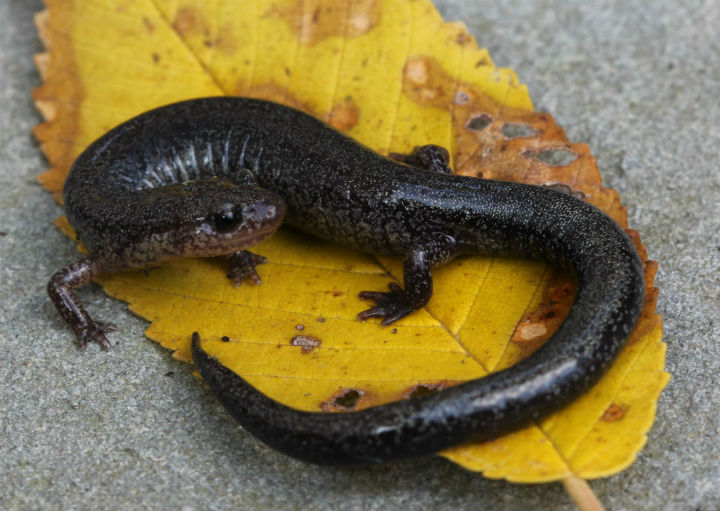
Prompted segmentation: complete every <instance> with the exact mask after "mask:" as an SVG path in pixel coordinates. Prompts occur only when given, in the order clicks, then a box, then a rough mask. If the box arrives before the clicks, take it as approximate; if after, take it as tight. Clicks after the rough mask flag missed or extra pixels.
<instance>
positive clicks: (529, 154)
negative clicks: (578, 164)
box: [522, 149, 577, 167]
mask: <svg viewBox="0 0 720 511" xmlns="http://www.w3.org/2000/svg"><path fill="white" fill-rule="evenodd" d="M522 155H523V156H524V157H525V158H534V159H536V160H538V161H541V162H543V163H544V164H545V165H548V166H550V167H564V166H565V165H570V164H571V163H572V162H574V161H575V160H576V159H577V154H575V153H574V152H572V151H568V150H567V149H546V150H545V151H526V152H524V153H522Z"/></svg>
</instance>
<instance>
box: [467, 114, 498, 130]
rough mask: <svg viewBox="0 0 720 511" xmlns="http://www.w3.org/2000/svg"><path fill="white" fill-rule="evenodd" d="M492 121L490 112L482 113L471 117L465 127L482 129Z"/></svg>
mask: <svg viewBox="0 0 720 511" xmlns="http://www.w3.org/2000/svg"><path fill="white" fill-rule="evenodd" d="M491 122H492V117H490V116H489V115H488V114H480V115H475V116H473V117H470V119H469V120H468V122H467V123H466V124H465V127H466V128H467V129H469V130H471V131H482V130H484V129H485V128H487V126H488V125H489V124H490V123H491Z"/></svg>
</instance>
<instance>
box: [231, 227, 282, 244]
mask: <svg viewBox="0 0 720 511" xmlns="http://www.w3.org/2000/svg"><path fill="white" fill-rule="evenodd" d="M275 231H277V226H271V227H265V228H262V229H258V230H257V231H255V232H253V233H252V234H248V235H246V236H244V237H243V238H242V240H243V243H241V246H238V247H237V250H244V249H246V248H250V247H253V246H255V245H257V244H258V243H261V242H263V241H265V240H266V239H268V238H269V237H270V236H272V235H273V234H275Z"/></svg>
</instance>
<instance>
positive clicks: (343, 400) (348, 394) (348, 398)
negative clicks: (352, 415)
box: [333, 389, 364, 410]
mask: <svg viewBox="0 0 720 511" xmlns="http://www.w3.org/2000/svg"><path fill="white" fill-rule="evenodd" d="M363 394H364V392H363V393H362V394H361V391H359V390H356V389H348V390H346V391H345V392H344V393H342V394H341V395H339V396H338V397H336V398H335V399H334V400H333V403H334V404H335V406H336V407H338V408H345V409H347V410H351V409H353V408H355V405H357V402H358V401H360V398H361V397H362V396H363Z"/></svg>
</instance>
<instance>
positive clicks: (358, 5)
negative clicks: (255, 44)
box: [265, 0, 381, 46]
mask: <svg viewBox="0 0 720 511" xmlns="http://www.w3.org/2000/svg"><path fill="white" fill-rule="evenodd" d="M380 14H381V11H380V5H379V3H378V2H377V0H348V1H345V2H327V1H326V0H295V2H294V3H292V4H291V5H290V6H288V7H279V6H277V5H273V6H272V7H270V9H268V11H267V12H266V13H265V15H266V16H274V17H277V18H281V19H283V20H284V21H285V22H286V23H287V25H288V27H290V29H291V30H292V31H293V32H294V33H295V37H296V38H297V40H298V41H299V42H300V43H301V44H305V45H309V46H312V45H315V44H318V43H319V42H321V41H324V40H325V39H327V38H329V37H334V36H339V37H359V36H361V35H364V34H367V33H368V32H370V31H371V30H372V29H373V28H374V27H375V26H376V25H377V24H378V22H379V21H380Z"/></svg>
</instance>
